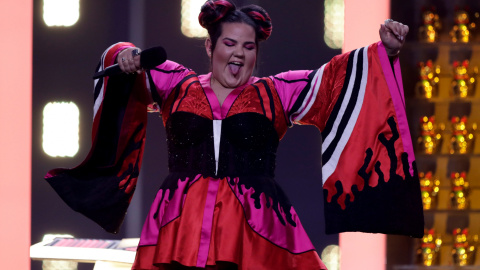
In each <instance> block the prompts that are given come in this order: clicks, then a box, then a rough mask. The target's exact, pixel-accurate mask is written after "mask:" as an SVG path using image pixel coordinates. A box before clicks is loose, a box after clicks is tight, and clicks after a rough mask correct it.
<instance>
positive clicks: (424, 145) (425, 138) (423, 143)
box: [418, 116, 442, 154]
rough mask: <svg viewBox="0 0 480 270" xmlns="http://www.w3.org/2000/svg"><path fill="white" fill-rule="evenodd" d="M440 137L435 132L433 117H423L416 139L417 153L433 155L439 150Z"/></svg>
mask: <svg viewBox="0 0 480 270" xmlns="http://www.w3.org/2000/svg"><path fill="white" fill-rule="evenodd" d="M441 140H442V135H441V134H440V133H439V132H437V127H436V125H435V117H434V116H430V117H427V116H423V117H422V118H421V119H420V137H418V146H419V151H421V152H423V153H425V154H434V153H436V152H437V150H438V149H439V148H440V144H441Z"/></svg>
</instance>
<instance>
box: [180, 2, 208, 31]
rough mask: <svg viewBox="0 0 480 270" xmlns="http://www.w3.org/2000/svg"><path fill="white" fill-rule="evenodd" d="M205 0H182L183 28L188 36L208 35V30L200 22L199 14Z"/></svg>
mask: <svg viewBox="0 0 480 270" xmlns="http://www.w3.org/2000/svg"><path fill="white" fill-rule="evenodd" d="M204 3H205V0H182V14H181V15H182V24H181V30H182V33H183V34H184V35H185V36H186V37H190V38H202V37H206V36H207V34H208V33H207V30H206V29H205V28H203V27H201V26H200V24H199V23H198V14H199V13H200V8H201V7H202V5H203V4H204Z"/></svg>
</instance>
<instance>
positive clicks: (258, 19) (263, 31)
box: [241, 5, 272, 40]
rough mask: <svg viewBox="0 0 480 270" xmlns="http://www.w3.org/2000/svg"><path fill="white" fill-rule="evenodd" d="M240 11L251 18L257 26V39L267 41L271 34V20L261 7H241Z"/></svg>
mask: <svg viewBox="0 0 480 270" xmlns="http://www.w3.org/2000/svg"><path fill="white" fill-rule="evenodd" d="M241 11H242V12H243V13H245V14H247V15H248V16H249V17H250V18H252V20H253V21H254V22H255V24H256V25H257V26H258V29H257V36H258V39H259V40H267V39H268V38H269V37H270V35H271V34H272V19H270V16H269V15H268V13H267V12H266V11H265V10H264V9H263V8H262V7H260V6H257V5H249V6H246V7H243V8H242V9H241Z"/></svg>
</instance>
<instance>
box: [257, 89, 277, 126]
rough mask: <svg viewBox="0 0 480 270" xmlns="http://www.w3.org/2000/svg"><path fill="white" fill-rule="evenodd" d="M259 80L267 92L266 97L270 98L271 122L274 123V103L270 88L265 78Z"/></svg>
mask: <svg viewBox="0 0 480 270" xmlns="http://www.w3.org/2000/svg"><path fill="white" fill-rule="evenodd" d="M260 82H261V83H262V84H263V86H264V87H265V91H266V92H267V95H268V98H269V99H270V110H271V111H272V123H275V103H274V102H273V94H272V89H270V87H269V86H268V83H267V82H266V81H265V80H260Z"/></svg>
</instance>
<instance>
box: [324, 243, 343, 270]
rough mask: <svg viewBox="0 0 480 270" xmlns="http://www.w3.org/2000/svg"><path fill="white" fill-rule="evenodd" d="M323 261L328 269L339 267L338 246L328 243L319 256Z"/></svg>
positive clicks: (336, 269) (337, 269) (335, 269)
mask: <svg viewBox="0 0 480 270" xmlns="http://www.w3.org/2000/svg"><path fill="white" fill-rule="evenodd" d="M320 257H321V259H322V261H323V263H324V264H325V266H326V267H327V268H328V269H329V270H339V269H340V248H339V246H338V245H329V246H327V247H326V248H325V249H324V250H323V251H322V255H321V256H320Z"/></svg>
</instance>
